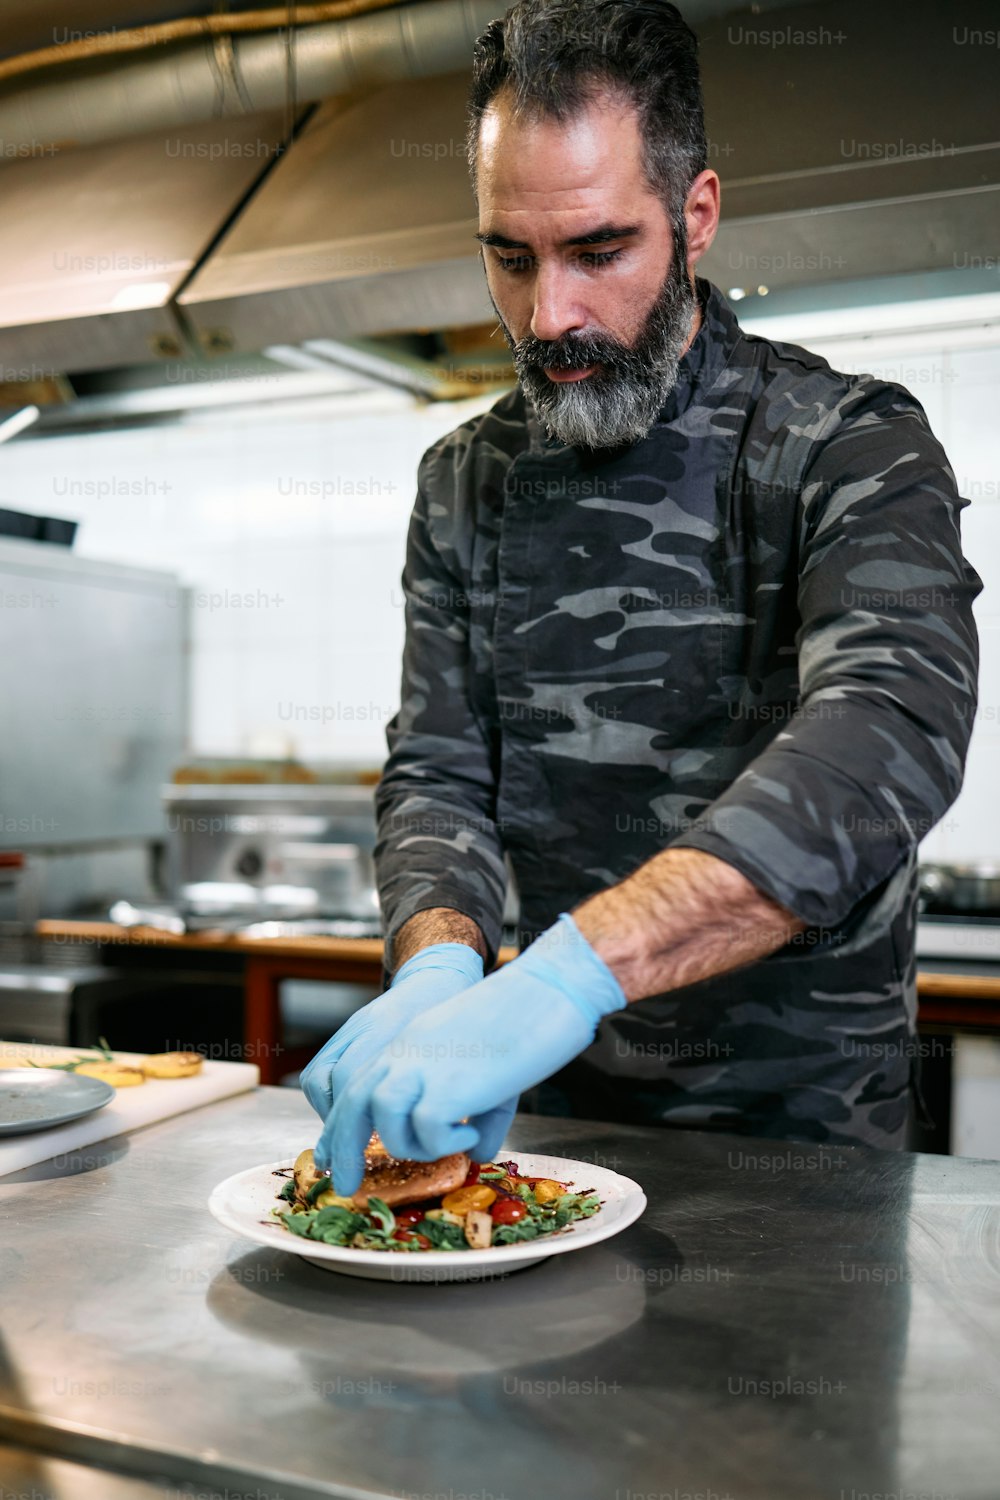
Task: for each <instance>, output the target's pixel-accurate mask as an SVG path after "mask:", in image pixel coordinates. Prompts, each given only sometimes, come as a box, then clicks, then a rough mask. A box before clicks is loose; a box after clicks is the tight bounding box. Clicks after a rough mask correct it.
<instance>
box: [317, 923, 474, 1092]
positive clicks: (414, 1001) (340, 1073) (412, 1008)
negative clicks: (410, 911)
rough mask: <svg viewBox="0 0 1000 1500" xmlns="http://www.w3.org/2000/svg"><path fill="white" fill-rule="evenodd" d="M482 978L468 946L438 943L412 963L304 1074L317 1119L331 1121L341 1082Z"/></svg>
mask: <svg viewBox="0 0 1000 1500" xmlns="http://www.w3.org/2000/svg"><path fill="white" fill-rule="evenodd" d="M482 977H483V961H482V959H481V958H480V956H479V954H478V953H477V952H476V950H475V949H474V948H470V947H469V946H468V944H467V943H432V944H431V945H430V947H428V948H421V950H420V952H419V953H415V954H414V955H413V957H412V958H410V959H407V961H406V963H405V964H401V965H400V966H399V968H398V969H397V970H396V973H395V975H394V976H393V980H392V983H391V984H390V986H389V988H388V989H387V990H386V992H385V994H384V995H379V996H378V997H377V998H376V999H375V1000H371V1001H369V1003H368V1004H367V1005H363V1006H362V1007H361V1009H360V1010H356V1011H355V1012H354V1014H353V1016H349V1017H348V1018H347V1020H346V1021H345V1022H344V1024H343V1026H341V1028H340V1030H339V1031H337V1032H335V1033H334V1035H333V1036H332V1037H331V1038H330V1040H329V1041H328V1042H327V1044H326V1046H325V1047H323V1048H321V1049H320V1051H319V1052H317V1053H316V1056H315V1057H314V1058H313V1059H312V1061H311V1062H310V1063H308V1064H307V1065H306V1067H305V1068H303V1070H302V1074H301V1076H300V1078H299V1082H300V1084H301V1086H302V1092H303V1093H304V1094H305V1096H306V1098H307V1099H308V1100H309V1103H310V1104H311V1105H312V1107H313V1109H314V1110H315V1111H316V1113H317V1114H318V1115H320V1116H321V1117H322V1118H323V1119H324V1120H325V1119H326V1117H327V1115H328V1114H329V1113H330V1110H331V1109H332V1108H333V1100H334V1096H335V1093H336V1090H337V1089H338V1088H339V1087H340V1086H341V1080H346V1079H349V1078H351V1077H353V1075H354V1073H356V1072H357V1070H358V1069H359V1068H361V1067H363V1066H364V1064H365V1063H366V1062H368V1061H369V1059H370V1058H373V1057H378V1056H379V1054H380V1053H384V1052H385V1050H386V1048H387V1047H389V1045H390V1044H391V1042H392V1040H393V1038H394V1037H395V1036H396V1034H397V1033H398V1032H400V1031H402V1029H403V1027H404V1026H405V1025H406V1024H407V1022H408V1021H411V1020H412V1019H413V1017H414V1016H418V1015H420V1014H421V1012H422V1011H425V1010H430V1008H431V1007H432V1006H434V1005H439V1004H440V1003H441V1001H442V1000H449V999H450V998H451V996H452V995H457V994H458V993H459V991H460V990H467V989H468V988H469V986H470V985H473V984H475V983H476V981H477V980H479V979H482Z"/></svg>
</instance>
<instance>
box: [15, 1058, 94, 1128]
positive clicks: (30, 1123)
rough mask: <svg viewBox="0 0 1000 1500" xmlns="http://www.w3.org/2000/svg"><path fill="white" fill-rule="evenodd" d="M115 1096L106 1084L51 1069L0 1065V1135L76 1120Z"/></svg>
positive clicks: (76, 1074)
mask: <svg viewBox="0 0 1000 1500" xmlns="http://www.w3.org/2000/svg"><path fill="white" fill-rule="evenodd" d="M114 1097H115V1091H114V1089H113V1088H112V1087H111V1085H110V1083H105V1082H104V1081H103V1080H102V1079H100V1078H87V1077H86V1076H81V1075H80V1074H78V1073H60V1072H57V1071H56V1070H54V1069H52V1068H0V1135H26V1134H27V1132H28V1131H29V1130H48V1128H49V1126H50V1125H65V1124H66V1122H67V1121H68V1120H79V1119H80V1118H81V1116H83V1115H89V1114H92V1113H93V1111H94V1110H95V1109H100V1108H101V1107H102V1105H105V1104H107V1103H108V1101H109V1100H110V1099H113V1098H114Z"/></svg>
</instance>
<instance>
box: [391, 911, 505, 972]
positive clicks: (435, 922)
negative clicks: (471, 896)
mask: <svg viewBox="0 0 1000 1500" xmlns="http://www.w3.org/2000/svg"><path fill="white" fill-rule="evenodd" d="M436 943H464V944H465V946H466V947H468V948H472V949H473V950H474V952H476V953H478V954H479V957H480V958H481V959H482V960H483V962H484V963H485V962H486V960H487V958H488V956H489V950H488V948H487V946H486V939H485V938H484V936H483V934H482V931H481V929H480V927H479V924H478V923H476V922H474V921H473V920H472V918H471V917H467V916H465V914H464V913H463V912H460V911H455V910H454V908H453V907H450V906H432V907H429V908H428V909H427V910H426V911H418V912H415V913H414V915H413V916H412V917H410V919H409V921H407V922H404V923H403V925H402V927H401V928H400V929H399V931H398V932H397V933H396V935H395V937H394V938H393V942H392V967H393V970H394V971H398V970H399V969H400V968H401V967H402V966H403V964H405V963H406V962H407V960H408V959H411V958H412V957H413V956H414V954H416V953H419V952H420V951H421V949H422V948H430V947H432V946H433V945H434V944H436Z"/></svg>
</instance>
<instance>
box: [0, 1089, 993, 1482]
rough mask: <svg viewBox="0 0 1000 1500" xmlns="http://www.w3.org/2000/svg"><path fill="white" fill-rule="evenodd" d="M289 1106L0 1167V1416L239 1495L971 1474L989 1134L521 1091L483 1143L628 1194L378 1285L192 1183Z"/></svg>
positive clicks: (173, 1125) (988, 1459)
mask: <svg viewBox="0 0 1000 1500" xmlns="http://www.w3.org/2000/svg"><path fill="white" fill-rule="evenodd" d="M315 1128H316V1122H315V1116H314V1115H313V1114H312V1112H311V1110H310V1108H309V1105H308V1103H307V1102H306V1100H305V1099H304V1098H303V1097H302V1096H301V1095H300V1094H298V1093H297V1092H296V1091H293V1090H290V1089H260V1090H258V1091H257V1092H256V1093H252V1094H245V1095H242V1096H240V1097H239V1098H236V1099H231V1100H226V1101H224V1102H222V1103H219V1104H213V1105H208V1106H206V1107H205V1108H203V1109H200V1110H197V1111H195V1112H193V1113H191V1114H189V1115H185V1116H181V1117H179V1118H177V1119H173V1120H167V1121H164V1122H163V1123H162V1124H158V1125H154V1126H151V1127H150V1128H148V1129H146V1130H143V1131H141V1132H139V1133H137V1134H134V1135H131V1136H130V1137H129V1138H128V1141H127V1145H126V1144H125V1143H122V1142H117V1143H116V1142H107V1143H105V1145H104V1146H94V1147H89V1148H87V1149H85V1150H83V1151H80V1152H79V1153H66V1155H65V1156H64V1157H63V1158H61V1159H57V1160H56V1161H53V1162H47V1163H42V1164H40V1165H39V1166H38V1167H35V1168H30V1169H28V1170H26V1171H24V1172H21V1173H19V1174H16V1175H15V1176H11V1177H7V1178H5V1179H3V1180H0V1203H2V1206H3V1209H4V1211H5V1213H6V1214H7V1215H8V1216H9V1218H10V1220H11V1222H13V1223H16V1225H17V1235H16V1237H12V1236H8V1240H7V1243H6V1246H5V1248H4V1250H3V1251H2V1252H0V1255H2V1262H0V1264H2V1269H3V1275H2V1277H0V1303H2V1307H0V1316H2V1320H3V1326H4V1329H5V1332H6V1359H5V1361H4V1362H3V1367H2V1369H0V1438H3V1439H5V1440H6V1441H7V1442H10V1443H14V1444H17V1445H19V1446H20V1448H21V1449H22V1451H25V1450H27V1449H29V1448H30V1449H33V1450H35V1452H36V1453H37V1454H39V1455H42V1456H44V1457H45V1459H46V1460H49V1459H51V1460H58V1461H59V1465H58V1466H54V1467H57V1468H61V1465H67V1466H68V1468H67V1470H66V1475H67V1479H66V1482H67V1484H69V1483H70V1482H71V1479H72V1474H73V1469H74V1466H75V1465H76V1464H77V1463H86V1464H90V1465H96V1466H98V1467H99V1468H100V1467H105V1468H107V1469H109V1470H112V1471H114V1472H117V1473H125V1474H127V1475H128V1476H129V1477H130V1479H132V1480H133V1481H134V1482H135V1483H136V1493H142V1490H141V1488H140V1486H141V1483H142V1482H143V1481H146V1480H151V1479H153V1478H154V1477H155V1476H162V1479H161V1482H162V1483H167V1482H168V1481H170V1482H172V1483H173V1485H175V1486H176V1485H180V1484H184V1485H188V1484H190V1485H191V1486H192V1487H193V1488H194V1487H196V1488H197V1490H198V1492H199V1493H200V1494H212V1493H215V1492H217V1491H218V1492H221V1493H222V1494H228V1495H230V1496H233V1495H236V1494H238V1495H245V1496H249V1495H253V1496H255V1497H259V1500H264V1497H268V1500H275V1497H277V1496H279V1495H281V1496H287V1497H288V1500H292V1497H293V1496H294V1497H295V1500H318V1497H323V1500H334V1497H345V1496H348V1495H352V1496H361V1495H365V1496H367V1497H370V1500H376V1497H387V1496H396V1497H399V1496H401V1495H402V1496H411V1497H417V1496H424V1497H427V1496H432V1495H433V1496H439V1497H440V1496H448V1497H452V1500H458V1497H461V1496H467V1497H470V1500H471V1497H473V1496H476V1497H479V1500H502V1497H505V1496H506V1497H509V1500H513V1497H531V1500H535V1497H541V1496H544V1497H546V1500H614V1497H616V1496H617V1497H618V1500H639V1497H648V1496H651V1495H657V1496H660V1497H662V1500H668V1497H669V1500H679V1497H681V1496H682V1495H685V1494H687V1495H692V1496H693V1495H702V1496H704V1497H706V1500H725V1497H726V1496H729V1497H730V1500H806V1497H808V1500H849V1497H855V1500H863V1497H865V1496H873V1495H876V1494H881V1495H883V1496H886V1497H888V1496H890V1495H892V1496H897V1497H902V1496H904V1495H916V1494H917V1493H923V1494H926V1495H932V1494H933V1495H936V1496H948V1497H950V1500H987V1497H988V1496H993V1495H994V1494H995V1493H996V1476H997V1473H998V1471H1000V1437H998V1433H997V1423H996V1401H997V1397H996V1383H997V1346H998V1343H1000V1302H998V1299H997V1295H996V1288H997V1253H996V1239H995V1230H996V1225H997V1223H998V1220H1000V1164H998V1163H995V1162H983V1161H954V1160H945V1159H942V1158H937V1157H926V1156H911V1155H908V1154H906V1153H903V1152H899V1153H895V1152H881V1151H871V1150H866V1149H864V1148H858V1147H853V1148H851V1147H829V1146H824V1145H821V1144H809V1145H804V1144H796V1145H791V1144H789V1143H786V1142H782V1141H774V1140H770V1141H761V1140H754V1139H750V1138H746V1137H742V1138H741V1137H737V1136H731V1135H730V1136H726V1135H713V1134H709V1133H704V1132H700V1131H685V1130H668V1129H659V1130H658V1129H655V1128H643V1129H636V1128H629V1127H626V1126H620V1125H604V1124H598V1123H594V1122H588V1121H582V1120H561V1119H555V1118H550V1119H541V1118H537V1117H536V1118H530V1117H522V1118H520V1119H518V1120H517V1121H515V1124H514V1127H513V1129H512V1131H511V1134H510V1137H509V1139H508V1141H507V1143H506V1144H505V1148H504V1155H509V1156H513V1157H514V1158H515V1159H516V1157H517V1153H518V1149H519V1148H523V1149H525V1150H535V1151H551V1152H553V1153H556V1154H558V1155H562V1156H567V1157H572V1158H576V1159H577V1160H580V1161H583V1162H587V1161H590V1162H594V1163H597V1164H600V1165H607V1166H609V1167H612V1168H613V1169H614V1170H616V1171H619V1172H623V1173H625V1174H626V1175H628V1176H630V1177H632V1178H634V1179H635V1180H636V1181H637V1182H639V1183H640V1184H641V1185H642V1186H643V1188H644V1190H645V1192H646V1194H647V1196H648V1198H649V1207H648V1209H647V1211H646V1213H645V1214H644V1216H643V1217H642V1218H641V1219H640V1220H639V1221H638V1222H637V1223H636V1224H634V1225H632V1226H631V1227H630V1228H629V1229H628V1230H626V1231H625V1232H624V1233H623V1234H621V1235H619V1236H618V1237H617V1238H615V1239H614V1240H611V1241H609V1242H608V1244H606V1245H599V1246H596V1247H594V1249H593V1250H587V1251H580V1252H579V1253H578V1254H574V1255H565V1256H560V1257H556V1258H554V1259H553V1260H551V1261H548V1262H547V1263H545V1264H543V1265H541V1266H537V1267H535V1268H533V1269H531V1270H527V1271H523V1272H520V1273H518V1274H517V1275H516V1276H511V1277H510V1278H509V1279H507V1280H500V1281H493V1282H483V1283H466V1284H455V1285H450V1286H441V1285H438V1286H434V1285H428V1286H419V1285H408V1286H398V1285H397V1286H393V1285H387V1284H385V1283H379V1284H375V1283H371V1284H369V1283H362V1282H359V1281H355V1280H354V1279H353V1278H347V1277H338V1276H331V1275H330V1274H329V1272H326V1271H323V1270H320V1269H318V1268H317V1267H314V1266H310V1265H307V1264H301V1263H299V1262H298V1261H297V1260H296V1259H294V1258H293V1257H291V1256H286V1255H284V1254H282V1252H280V1251H279V1250H277V1249H275V1250H267V1249H264V1248H262V1247H259V1246H251V1245H250V1244H248V1243H247V1242H245V1241H241V1240H240V1239H238V1238H236V1237H235V1236H233V1235H231V1234H229V1233H227V1231H225V1230H224V1229H222V1227H221V1226H220V1225H218V1224H216V1223H215V1222H214V1220H213V1219H212V1218H211V1217H210V1216H209V1214H208V1212H207V1209H206V1206H205V1205H206V1202H207V1199H208V1196H209V1193H210V1192H211V1190H212V1188H213V1187H214V1186H215V1184H216V1183H217V1182H219V1181H220V1180H221V1179H222V1178H224V1177H226V1176H228V1175H229V1174H230V1173H232V1172H236V1171H240V1170H241V1169H244V1168H246V1167H250V1166H254V1165H256V1164H259V1163H261V1162H268V1161H277V1160H280V1159H282V1158H287V1157H288V1156H290V1155H295V1154H296V1153H297V1152H298V1151H299V1150H300V1149H301V1148H302V1146H303V1145H304V1144H305V1143H307V1142H311V1141H312V1140H313V1139H314V1137H315ZM275 1181H276V1183H277V1179H275ZM275 1233H276V1234H277V1233H280V1231H278V1230H276V1231H275ZM54 1372H55V1374H54ZM15 1472H23V1471H22V1470H20V1469H17V1470H15ZM56 1493H57V1494H58V1495H59V1496H60V1500H77V1494H78V1492H77V1491H76V1490H74V1489H72V1488H68V1489H67V1488H60V1489H58V1490H56ZM79 1493H82V1494H88V1493H89V1491H87V1490H83V1491H81V1492H79ZM101 1493H102V1495H103V1493H104V1492H103V1491H102V1492H101ZM107 1493H108V1494H109V1495H112V1494H115V1493H116V1492H115V1491H114V1490H113V1489H110V1490H109V1491H108V1492H107ZM129 1493H131V1492H129Z"/></svg>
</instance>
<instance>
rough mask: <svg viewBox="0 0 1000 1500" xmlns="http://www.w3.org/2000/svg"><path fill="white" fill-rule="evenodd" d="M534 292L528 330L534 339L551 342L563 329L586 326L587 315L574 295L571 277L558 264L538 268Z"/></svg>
mask: <svg viewBox="0 0 1000 1500" xmlns="http://www.w3.org/2000/svg"><path fill="white" fill-rule="evenodd" d="M534 293H535V296H534V311H533V313H532V317H531V331H532V333H533V334H534V335H535V338H536V339H544V340H546V341H547V342H554V341H555V340H556V339H558V338H561V337H562V335H563V334H564V333H573V332H575V331H577V330H579V329H582V328H584V327H585V326H586V321H587V320H586V315H585V313H584V312H583V309H582V308H581V307H580V306H579V304H578V303H577V302H576V300H575V297H574V292H573V286H572V278H571V277H570V276H569V275H568V273H567V272H566V271H565V270H564V269H563V268H562V267H561V266H554V267H546V268H540V269H539V271H538V272H537V273H536V276H535V286H534Z"/></svg>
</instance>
